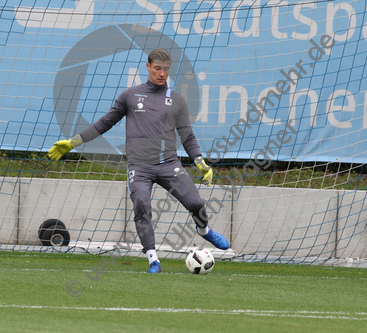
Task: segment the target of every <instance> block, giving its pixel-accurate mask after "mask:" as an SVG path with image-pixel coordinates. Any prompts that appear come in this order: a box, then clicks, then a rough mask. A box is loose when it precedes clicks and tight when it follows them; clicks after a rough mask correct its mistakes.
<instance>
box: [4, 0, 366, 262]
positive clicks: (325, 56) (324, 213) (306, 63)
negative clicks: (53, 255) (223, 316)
mask: <svg viewBox="0 0 367 333" xmlns="http://www.w3.org/2000/svg"><path fill="white" fill-rule="evenodd" d="M365 12H366V7H365V4H364V2H363V1H357V0H345V1H307V2H305V1H297V0H289V1H280V0H255V1H252V0H239V1H234V0H206V1H188V0H169V1H146V0H136V1H130V0H126V1H110V0H108V1H107V0H79V1H71V0H57V1H56V0H55V1H42V0H16V1H14V0H13V1H9V0H8V1H7V0H5V2H4V1H3V2H2V4H0V53H1V58H0V90H1V97H0V110H1V112H0V144H1V152H0V153H1V159H0V165H1V168H0V170H1V178H0V198H1V199H0V207H1V209H0V250H17V251H51V252H72V253H78V252H82V253H85V252H87V253H96V254H98V253H106V252H108V251H111V252H108V253H116V252H118V253H120V254H123V255H131V256H138V255H141V246H140V243H139V241H138V238H137V235H136V230H135V222H134V213H133V207H132V203H131V200H130V197H129V192H128V181H129V179H128V175H127V169H126V159H125V156H124V151H125V119H123V120H122V121H121V122H119V123H118V124H116V125H115V126H114V127H113V128H112V129H111V130H110V131H109V132H107V133H105V134H104V135H103V136H101V137H99V138H97V139H95V140H93V141H91V142H89V143H87V144H83V145H82V146H80V147H77V148H76V149H75V150H73V151H72V152H71V153H69V154H68V155H66V156H65V157H64V158H63V159H61V160H60V161H58V162H55V161H50V160H49V159H48V158H47V151H48V150H49V149H50V147H52V145H53V143H54V142H56V141H58V140H62V139H70V138H71V137H72V136H74V135H75V134H78V133H80V132H81V131H82V130H83V129H85V128H86V127H87V126H89V125H90V124H92V123H93V122H94V121H96V120H97V119H99V118H100V117H101V116H102V115H103V114H104V113H105V112H107V111H108V110H109V108H110V107H111V106H112V104H113V102H114V100H115V99H116V98H117V96H118V95H119V94H120V93H121V92H122V91H123V90H124V89H126V88H127V87H130V86H134V85H138V84H140V83H144V82H146V80H147V78H148V76H147V74H148V73H147V70H146V62H147V54H148V53H149V52H150V51H151V50H153V49H155V48H158V47H163V48H166V49H167V50H168V51H169V52H170V53H171V55H172V59H173V62H172V65H171V69H170V75H169V81H168V85H169V87H170V88H171V89H173V90H175V91H176V92H178V93H180V94H181V95H182V96H184V98H185V99H186V101H187V104H188V108H189V113H190V120H191V122H192V125H193V131H194V133H195V136H196V138H197V140H198V143H199V145H200V148H201V151H202V154H203V156H204V157H205V158H206V160H207V161H208V163H209V164H210V165H211V166H212V168H213V170H214V180H213V184H212V185H211V186H209V187H207V186H205V185H203V184H202V183H201V182H200V177H199V175H198V173H197V172H196V171H195V170H194V168H192V164H191V163H192V161H190V160H189V159H188V157H187V154H186V152H185V151H184V149H183V147H182V145H181V144H180V142H179V140H178V144H177V151H178V155H179V157H180V159H181V161H182V163H183V165H184V166H185V168H186V170H187V172H188V173H190V175H191V176H192V178H193V179H194V181H195V182H196V185H197V187H198V189H199V193H200V195H201V197H202V199H203V200H204V202H205V205H206V207H207V211H208V215H209V224H210V226H211V227H212V228H213V229H214V230H216V231H217V232H220V233H222V234H223V235H225V236H226V238H227V239H228V240H229V243H230V249H229V250H227V251H221V250H217V249H214V248H212V246H211V245H210V244H209V243H207V242H205V241H204V240H203V239H202V238H201V237H199V236H198V235H197V234H196V232H195V228H194V226H195V225H194V223H193V221H192V218H191V216H190V215H189V213H188V212H187V211H186V210H185V208H184V207H183V206H182V205H181V204H179V202H177V200H175V199H174V198H173V197H172V196H170V195H169V194H167V192H166V191H164V190H163V189H162V188H160V187H159V186H154V187H153V191H152V221H151V222H152V223H153V226H154V230H155V236H156V243H157V250H158V251H159V256H160V257H174V258H184V256H185V254H186V253H187V252H188V251H189V250H190V249H192V248H194V247H198V246H205V247H207V248H209V249H211V250H213V253H214V255H215V257H216V258H218V259H219V258H220V259H231V260H243V261H250V262H255V261H256V262H258V261H261V262H284V263H320V264H321V263H331V264H344V263H346V264H353V265H354V264H359V265H363V264H365V263H366V260H365V259H364V258H366V257H367V231H366V226H367V224H366V223H367V221H366V219H367V211H366V208H367V206H366V205H367V204H366V186H367V181H366V177H365V174H366V171H367V170H366V167H365V159H366V144H367V142H366V141H367V135H366V133H367V132H366V131H367V111H366V106H365V105H366V104H367V92H366V90H365V87H366V86H367V76H366V55H367V41H366V40H367V18H366V15H365Z"/></svg>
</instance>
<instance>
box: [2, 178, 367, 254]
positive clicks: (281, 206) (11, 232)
mask: <svg viewBox="0 0 367 333" xmlns="http://www.w3.org/2000/svg"><path fill="white" fill-rule="evenodd" d="M0 186H1V187H0V243H2V244H19V245H23V244H30V245H41V243H40V241H39V239H38V228H39V226H40V225H41V223H42V222H43V221H45V220H46V219H49V218H58V219H60V220H61V221H63V222H64V223H65V224H66V226H67V228H68V230H69V232H70V235H71V238H72V240H82V241H94V242H105V241H110V242H116V241H133V238H134V237H136V232H135V224H134V221H133V210H132V204H131V201H130V198H129V197H128V193H127V188H126V182H109V181H90V180H53V179H35V178H33V179H29V178H2V180H1V183H0ZM199 192H200V195H201V197H202V198H203V199H204V200H207V201H209V207H208V215H209V218H210V225H211V226H212V227H213V229H215V230H216V231H218V232H220V233H222V234H224V235H225V236H226V237H227V239H228V240H230V243H231V248H232V249H233V250H235V251H236V252H237V253H239V254H245V255H250V254H257V255H264V256H266V255H269V256H297V257H309V256H316V257H323V258H329V257H340V258H345V257H361V258H362V257H367V232H366V220H367V211H366V209H367V203H366V192H365V191H341V190H339V191H337V190H313V189H307V190H306V189H288V188H270V187H242V188H238V192H237V193H232V190H231V189H228V190H227V191H226V190H225V189H222V188H220V187H218V186H215V187H214V186H211V187H205V186H201V187H199ZM152 197H153V199H152V208H153V222H154V226H155V233H156V242H157V244H164V245H168V246H172V247H173V248H176V249H184V248H186V247H187V246H201V245H203V244H204V242H203V239H202V238H201V237H199V236H198V235H196V233H195V230H194V224H193V222H192V220H191V217H190V216H189V214H188V212H186V210H185V209H184V207H182V206H181V205H180V204H179V203H178V202H177V201H175V200H173V199H171V198H170V197H167V193H166V191H165V190H163V189H161V188H160V187H159V186H158V187H155V188H154V189H153V193H152ZM162 210H163V214H162V215H160V216H158V215H157V214H158V212H159V211H162ZM157 221H158V223H157ZM124 230H125V231H126V232H125V233H122V231H124ZM206 245H207V244H206Z"/></svg>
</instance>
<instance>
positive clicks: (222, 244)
mask: <svg viewBox="0 0 367 333" xmlns="http://www.w3.org/2000/svg"><path fill="white" fill-rule="evenodd" d="M201 237H203V238H204V239H205V240H207V241H208V242H210V243H212V244H213V245H214V246H215V247H216V248H218V249H220V250H227V249H228V248H229V244H228V242H227V240H226V238H225V237H224V236H223V235H221V234H218V233H217V232H215V231H214V230H212V229H209V232H208V233H207V234H206V235H205V236H201Z"/></svg>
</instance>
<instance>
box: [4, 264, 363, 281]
mask: <svg viewBox="0 0 367 333" xmlns="http://www.w3.org/2000/svg"><path fill="white" fill-rule="evenodd" d="M97 268H98V266H97ZM1 271H25V272H27V271H35V272H82V273H83V272H87V273H89V272H91V273H93V270H91V269H73V270H63V269H49V268H0V272H1ZM106 273H121V274H145V273H146V272H145V271H141V272H139V271H113V270H110V271H109V270H106ZM162 274H171V275H183V274H188V273H172V272H162ZM210 275H211V276H234V277H254V278H289V279H329V280H351V278H349V277H343V276H303V275H269V274H238V273H235V274H225V275H224V274H222V273H221V274H216V273H211V274H210ZM353 279H354V280H367V278H365V277H357V278H353Z"/></svg>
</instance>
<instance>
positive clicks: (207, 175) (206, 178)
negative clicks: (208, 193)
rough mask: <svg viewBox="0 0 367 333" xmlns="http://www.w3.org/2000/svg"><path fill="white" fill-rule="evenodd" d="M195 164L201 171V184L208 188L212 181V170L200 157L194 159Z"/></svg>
mask: <svg viewBox="0 0 367 333" xmlns="http://www.w3.org/2000/svg"><path fill="white" fill-rule="evenodd" d="M195 164H196V166H197V167H198V168H199V169H200V170H201V172H202V174H203V183H204V184H205V185H207V186H209V185H210V184H211V183H212V180H213V170H212V168H211V167H210V166H209V165H207V164H206V163H205V160H204V158H203V157H202V156H199V157H197V158H195Z"/></svg>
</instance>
